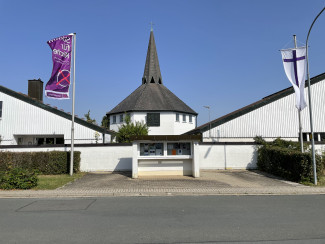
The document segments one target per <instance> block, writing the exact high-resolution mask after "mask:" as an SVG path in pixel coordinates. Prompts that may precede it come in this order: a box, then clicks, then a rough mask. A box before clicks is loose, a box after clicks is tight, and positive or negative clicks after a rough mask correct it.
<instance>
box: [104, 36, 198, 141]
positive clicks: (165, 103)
mask: <svg viewBox="0 0 325 244" xmlns="http://www.w3.org/2000/svg"><path fill="white" fill-rule="evenodd" d="M126 114H128V115H129V116H130V118H131V121H132V122H136V121H140V122H143V123H146V124H147V125H148V127H149V135H180V134H183V133H185V132H187V131H190V130H193V129H194V128H195V127H196V119H197V115H198V114H197V113H196V112H195V111H194V110H193V109H191V108H190V107H189V106H188V105H186V104H185V103H184V102H183V101H182V100H181V99H179V98H178V97H177V96H176V95H175V94H173V93H172V92H171V91H170V90H169V89H168V88H167V87H165V86H164V85H163V80H162V77H161V73H160V67H159V62H158V55H157V50H156V44H155V39H154V35H153V31H152V30H151V32H150V39H149V45H148V51H147V58H146V63H145V68H144V73H143V78H142V84H141V85H140V86H139V87H138V88H137V89H136V90H135V91H134V92H132V93H131V94H130V95H129V96H128V97H126V98H125V99H124V100H123V101H122V102H121V103H119V104H118V105H117V106H116V107H115V108H113V109H112V110H111V111H109V112H108V113H107V116H108V117H109V119H110V129H111V130H113V131H118V129H119V127H120V126H121V125H122V124H123V121H124V119H125V115H126Z"/></svg>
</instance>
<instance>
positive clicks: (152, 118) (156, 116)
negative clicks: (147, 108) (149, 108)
mask: <svg viewBox="0 0 325 244" xmlns="http://www.w3.org/2000/svg"><path fill="white" fill-rule="evenodd" d="M147 125H148V126H156V127H159V126H160V113H147Z"/></svg>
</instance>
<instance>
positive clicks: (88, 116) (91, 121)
mask: <svg viewBox="0 0 325 244" xmlns="http://www.w3.org/2000/svg"><path fill="white" fill-rule="evenodd" d="M85 119H86V121H87V122H88V123H91V124H94V125H96V120H95V119H92V118H90V110H88V113H86V114H85Z"/></svg>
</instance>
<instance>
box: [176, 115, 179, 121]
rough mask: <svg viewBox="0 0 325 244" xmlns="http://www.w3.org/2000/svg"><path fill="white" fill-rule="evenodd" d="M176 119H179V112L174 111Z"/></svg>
mask: <svg viewBox="0 0 325 244" xmlns="http://www.w3.org/2000/svg"><path fill="white" fill-rule="evenodd" d="M176 121H177V122H178V121H179V113H176Z"/></svg>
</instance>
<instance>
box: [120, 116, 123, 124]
mask: <svg viewBox="0 0 325 244" xmlns="http://www.w3.org/2000/svg"><path fill="white" fill-rule="evenodd" d="M120 123H123V114H121V115H120Z"/></svg>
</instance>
